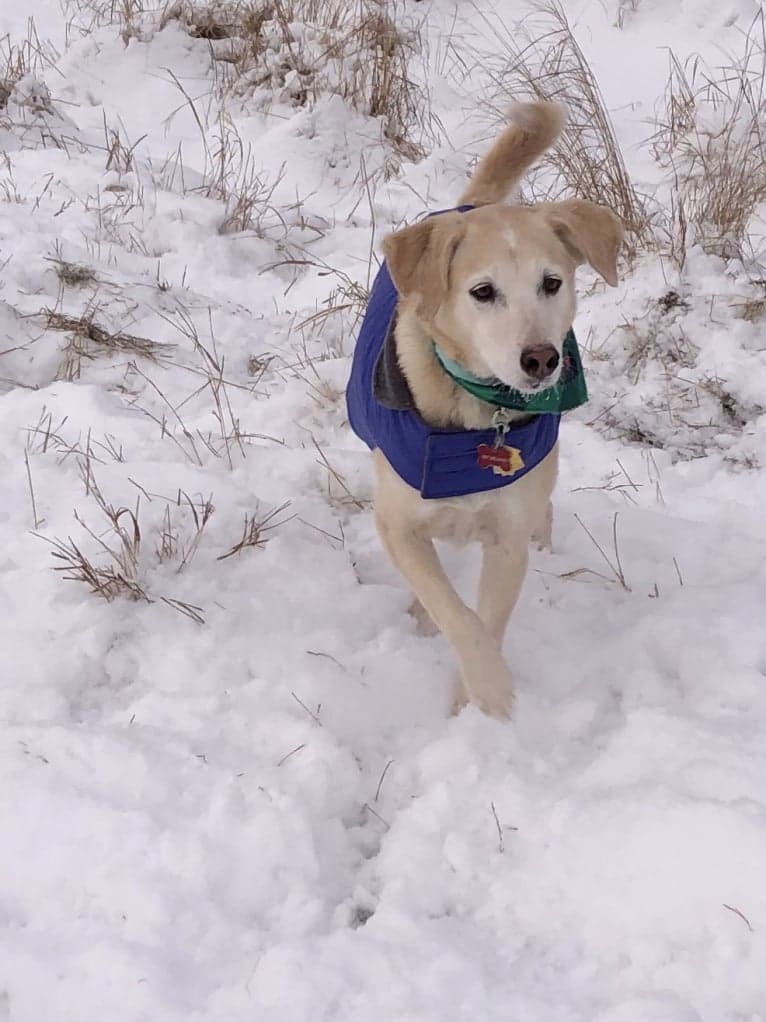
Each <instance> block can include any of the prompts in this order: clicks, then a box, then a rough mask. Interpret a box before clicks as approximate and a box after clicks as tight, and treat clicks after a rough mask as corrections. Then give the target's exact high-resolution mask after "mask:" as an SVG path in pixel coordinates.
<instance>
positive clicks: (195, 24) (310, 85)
mask: <svg viewBox="0 0 766 1022" xmlns="http://www.w3.org/2000/svg"><path fill="white" fill-rule="evenodd" d="M67 9H68V10H69V11H70V13H71V16H72V18H73V20H74V21H75V22H76V23H77V24H78V25H79V27H80V30H81V31H83V32H86V31H88V30H89V29H90V28H91V27H92V26H93V25H94V24H98V25H103V24H114V25H117V26H118V27H119V30H120V32H121V35H122V37H123V39H124V40H125V41H126V43H127V41H129V40H130V39H131V38H136V37H137V38H147V37H148V35H150V34H151V32H153V31H155V30H157V29H162V28H164V27H165V26H166V25H168V24H169V23H170V22H171V21H173V22H177V23H178V24H180V25H181V26H182V27H183V28H184V29H185V31H187V32H188V33H189V35H191V36H193V37H194V38H197V39H203V40H205V41H206V42H207V43H208V45H209V48H210V54H211V58H212V61H213V65H214V67H215V69H216V74H217V79H218V86H219V92H220V93H221V95H222V96H229V95H232V94H235V95H237V96H239V97H241V98H246V97H250V96H252V95H254V94H258V95H260V96H261V98H262V99H264V100H265V101H266V102H268V103H270V102H272V101H274V100H275V99H276V100H277V101H279V102H285V103H289V104H290V105H293V106H305V105H306V104H308V103H310V102H315V101H316V100H317V99H318V98H319V97H320V96H322V95H328V94H336V95H340V96H341V97H342V98H343V99H345V100H347V101H348V102H349V103H350V105H351V106H352V107H353V108H354V109H355V110H358V111H359V112H361V113H363V114H367V115H369V116H371V117H376V118H379V119H380V121H381V126H382V134H383V137H384V139H385V140H386V141H388V142H389V143H390V145H391V146H392V148H393V150H394V151H395V152H396V154H397V155H398V156H400V157H402V158H404V159H412V160H414V159H419V158H420V157H421V156H422V155H423V154H424V148H423V137H424V136H425V135H427V134H428V133H429V127H430V114H429V112H428V103H427V97H426V95H425V93H424V92H423V91H422V90H421V89H420V88H419V87H418V86H417V85H416V84H415V83H414V82H413V81H412V79H411V77H410V74H409V63H410V61H411V60H412V59H413V57H414V56H415V55H417V54H418V53H419V52H420V51H421V49H422V41H421V39H420V37H419V35H418V33H417V31H415V30H404V29H402V28H400V27H399V25H398V24H397V20H396V19H397V13H398V12H397V5H396V3H395V2H391V0H167V2H164V3H163V2H160V0H156V2H152V0H67Z"/></svg>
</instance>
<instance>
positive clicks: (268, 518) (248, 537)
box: [218, 501, 295, 561]
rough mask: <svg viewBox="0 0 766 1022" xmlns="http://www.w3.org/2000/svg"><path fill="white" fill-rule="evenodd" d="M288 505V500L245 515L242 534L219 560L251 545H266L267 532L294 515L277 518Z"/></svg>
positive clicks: (238, 552)
mask: <svg viewBox="0 0 766 1022" xmlns="http://www.w3.org/2000/svg"><path fill="white" fill-rule="evenodd" d="M289 506H290V502H289V501H288V502H287V503H285V504H280V505H279V507H275V508H273V509H272V510H271V511H268V512H266V513H265V514H262V513H261V512H260V511H258V510H256V511H254V512H253V513H252V514H246V515H245V521H244V524H243V526H242V535H241V536H240V538H239V539H238V540H237V542H236V543H235V544H234V545H233V546H232V547H231V549H230V550H227V552H226V553H225V554H221V555H220V557H219V558H218V560H219V561H225V560H226V559H227V558H228V557H234V556H235V554H241V553H242V551H243V550H248V549H251V548H253V547H263V546H265V545H266V543H267V542H268V540H269V539H270V536H269V535H268V533H269V532H272V531H273V530H274V529H277V528H279V526H280V525H284V524H285V523H286V522H289V521H291V520H292V519H293V518H294V517H295V516H294V515H290V516H288V517H287V518H279V516H280V515H281V514H282V512H283V511H286V510H287V508H288V507H289Z"/></svg>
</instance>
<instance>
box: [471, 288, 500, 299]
mask: <svg viewBox="0 0 766 1022" xmlns="http://www.w3.org/2000/svg"><path fill="white" fill-rule="evenodd" d="M470 293H471V297H472V298H475V299H476V301H477V302H494V300H495V298H497V291H495V288H494V287H493V285H492V284H477V285H476V287H472V288H471V292H470Z"/></svg>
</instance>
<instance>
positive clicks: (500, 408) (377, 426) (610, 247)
mask: <svg viewBox="0 0 766 1022" xmlns="http://www.w3.org/2000/svg"><path fill="white" fill-rule="evenodd" d="M565 117H566V111H565V109H564V108H563V107H561V106H560V105H559V104H556V103H543V102H538V103H524V104H517V105H516V106H515V107H514V108H513V109H512V111H511V117H510V123H509V124H508V126H507V127H506V128H505V129H504V130H503V131H502V133H501V134H500V135H499V137H498V138H497V140H496V141H495V143H494V145H493V146H492V147H491V148H490V150H489V152H488V153H487V155H486V156H485V157H484V158H483V159H482V160H481V161H480V162H479V164H478V166H477V168H476V170H475V172H474V174H473V176H472V178H471V179H470V181H469V184H468V186H467V188H466V190H465V192H464V194H463V195H462V196H461V198H460V200H459V203H458V206H457V207H456V208H454V209H451V210H445V211H440V212H437V213H432V214H429V215H428V216H427V217H426V218H425V219H423V220H421V221H420V222H418V223H415V224H413V225H411V226H408V227H405V228H403V229H402V230H398V231H396V232H394V233H392V234H389V235H388V236H387V237H386V238H385V239H384V241H383V253H384V256H385V262H384V263H383V265H382V266H381V268H380V270H379V273H378V276H377V278H376V280H375V284H374V286H373V289H372V292H371V295H370V300H369V304H368V308H367V311H366V314H365V317H364V320H363V323H362V327H361V331H360V335H359V339H358V341H357V345H356V348H355V352H354V357H353V363H352V369H351V375H350V378H349V384H348V387H347V391H346V399H347V409H348V417H349V422H350V424H351V427H352V429H353V430H354V432H355V433H357V435H358V436H359V437H360V438H361V439H362V440H364V441H365V442H366V443H367V445H368V447H370V449H371V450H372V452H373V461H374V472H375V496H374V511H375V522H376V526H377V529H378V532H379V535H380V538H381V541H382V543H383V546H384V547H385V549H386V551H387V552H388V555H389V556H390V558H391V560H392V561H393V563H394V565H395V566H396V567H397V568H398V570H399V571H400V572H401V574H402V575H403V576H404V578H405V580H406V581H407V583H408V584H409V586H410V588H411V590H412V592H413V594H414V596H415V601H414V603H413V608H412V609H413V612H414V613H415V615H416V616H417V617H419V618H420V619H421V621H427V620H430V621H431V622H433V625H434V626H435V628H436V629H438V630H439V631H440V632H442V633H443V634H444V635H445V636H446V638H447V639H448V641H449V642H450V644H451V645H452V647H453V648H454V650H455V652H456V654H457V657H458V660H459V665H460V679H461V690H460V694H459V696H458V698H457V700H456V709H457V708H459V707H460V706H462V705H464V704H465V703H466V702H472V703H474V704H476V705H477V706H478V707H480V708H481V709H482V710H483V711H484V712H485V713H488V714H490V715H492V716H495V717H499V718H504V717H507V716H508V715H509V713H510V711H511V708H512V702H513V684H512V676H511V672H510V670H509V667H508V665H507V663H506V662H505V660H504V657H503V653H502V644H503V639H504V636H505V632H506V628H507V624H508V620H509V618H510V615H511V612H512V611H513V608H514V605H515V604H516V601H517V599H518V597H519V593H520V591H521V587H522V583H523V580H524V576H525V574H526V569H527V563H528V551H529V545H530V541H531V540H532V538H533V537H534V538H536V539H538V541H539V542H541V544H543V545H548V546H550V534H551V527H552V505H551V496H552V492H553V488H554V484H555V481H556V475H557V468H558V426H559V420H560V411H561V408H560V405H557V404H556V400H558V395H560V394H561V393H562V392H563V390H564V389H565V384H564V381H565V380H566V379H567V374H569V376H570V377H573V380H567V383H566V386H567V387H568V386H569V385H570V384H571V383H573V384H574V385H575V386H577V385H579V386H580V398H576V399H574V401H573V403H581V400H584V395H585V390H584V385H583V384H582V379H581V377H582V372H581V366H580V365H579V357H578V356H577V352H576V342H575V339H574V334H573V333H572V323H573V320H574V315H575V307H576V298H575V270H576V268H577V267H578V266H579V265H581V264H583V263H588V264H590V266H592V267H593V268H594V269H595V270H596V271H597V272H598V273H599V274H600V275H601V276H602V277H603V278H604V280H606V282H607V283H608V284H610V285H612V286H616V284H617V257H618V254H619V250H620V247H621V244H622V238H623V229H622V225H621V222H620V220H619V218H618V217H617V215H616V214H615V213H614V212H613V211H612V210H610V209H608V208H606V207H605V206H600V205H597V204H595V203H592V202H588V201H585V200H581V199H570V200H566V201H562V202H551V203H543V204H538V205H533V206H521V205H516V206H510V205H506V204H505V200H506V199H507V198H508V196H509V195H510V193H511V192H512V190H513V189H514V187H515V185H516V184H517V183H518V181H519V180H520V178H521V177H522V175H523V174H524V173H525V172H526V171H527V170H528V169H529V168H530V167H531V166H532V164H533V163H534V162H535V160H537V159H538V158H539V157H540V156H541V155H542V154H543V153H544V152H545V151H546V150H547V149H548V148H549V147H550V146H552V145H553V143H554V142H555V141H556V139H557V138H558V136H559V134H560V133H561V130H562V128H563V126H564V123H565ZM568 346H569V350H568ZM546 402H547V403H548V405H550V410H547V407H548V406H547V405H546ZM565 407H566V406H565ZM535 409H539V410H538V411H535ZM435 539H444V540H450V541H452V542H455V543H458V544H465V543H469V542H473V541H478V542H479V543H480V544H481V546H482V548H483V560H482V566H481V577H480V582H479V593H478V602H477V606H476V610H475V611H474V610H472V609H471V608H470V607H468V606H467V605H466V604H465V603H464V602H463V600H461V598H460V597H459V596H458V594H457V592H456V591H455V589H454V588H453V586H452V584H451V583H450V581H449V578H448V577H447V575H446V573H445V571H444V568H443V567H442V564H441V562H440V560H439V558H438V556H437V553H436V550H435V547H434V540H435Z"/></svg>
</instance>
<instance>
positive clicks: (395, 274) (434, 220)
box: [383, 213, 465, 319]
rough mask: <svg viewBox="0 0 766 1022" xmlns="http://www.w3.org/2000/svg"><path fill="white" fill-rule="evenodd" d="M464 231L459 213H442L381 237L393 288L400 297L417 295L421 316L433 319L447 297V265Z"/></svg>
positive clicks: (448, 266)
mask: <svg viewBox="0 0 766 1022" xmlns="http://www.w3.org/2000/svg"><path fill="white" fill-rule="evenodd" d="M464 233H465V225H464V223H463V216H462V214H461V213H441V214H439V216H431V217H428V218H427V219H426V220H421V222H420V223H417V224H413V225H412V226H411V227H405V228H403V230H401V231H396V232H395V233H394V234H389V235H388V236H387V237H386V238H384V239H383V254H384V255H385V257H386V264H387V266H388V272H389V273H390V274H391V279H392V280H393V282H394V286H395V287H396V290H397V291H398V292H399V294H400V296H401V297H402V298H408V297H409V296H410V295H418V296H419V299H420V300H419V304H418V312H419V314H420V315H421V316H422V317H423V318H424V319H432V318H433V317H434V316H435V315H436V312H437V310H438V308H439V306H440V305H441V303H442V302H443V301H444V298H445V297H446V294H447V289H448V287H449V271H450V266H451V265H452V260H453V259H454V257H455V252H456V251H457V247H458V245H459V244H460V241H461V239H462V237H463V235H464Z"/></svg>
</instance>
